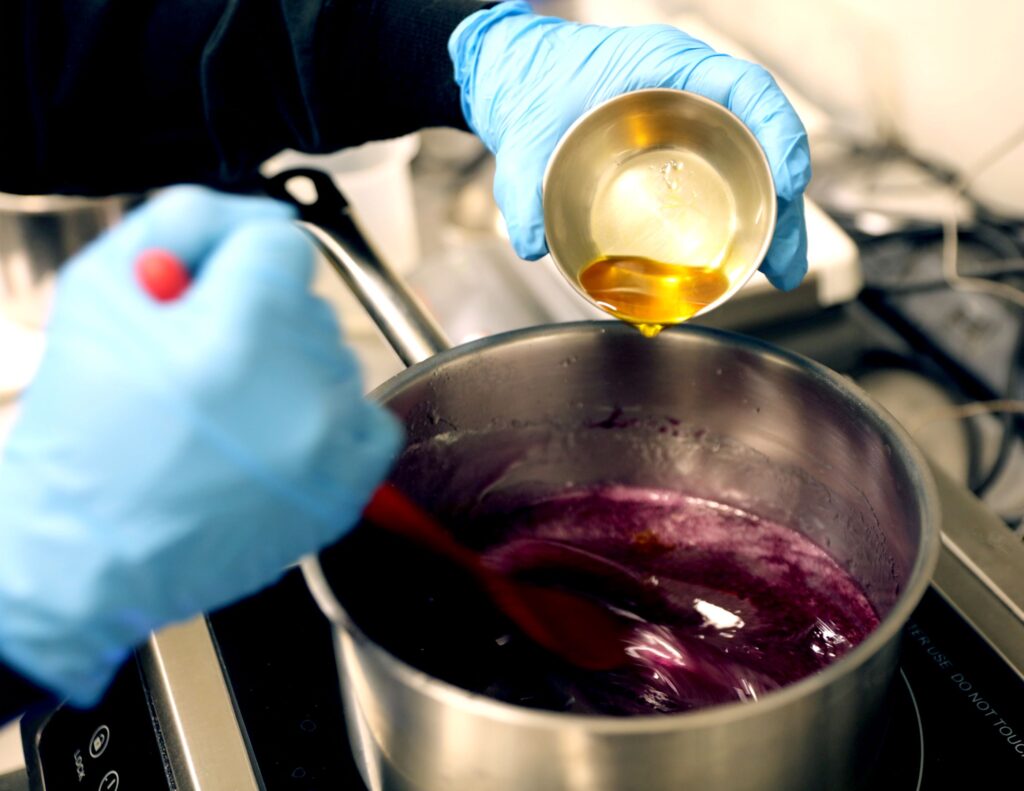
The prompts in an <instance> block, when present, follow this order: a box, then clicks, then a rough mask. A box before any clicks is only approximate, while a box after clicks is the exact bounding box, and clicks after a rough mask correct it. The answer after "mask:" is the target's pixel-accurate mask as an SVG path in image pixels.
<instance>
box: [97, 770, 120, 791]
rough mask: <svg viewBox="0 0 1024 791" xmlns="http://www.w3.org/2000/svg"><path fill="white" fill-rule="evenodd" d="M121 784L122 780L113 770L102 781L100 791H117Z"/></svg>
mask: <svg viewBox="0 0 1024 791" xmlns="http://www.w3.org/2000/svg"><path fill="white" fill-rule="evenodd" d="M120 784H121V778H120V777H118V776H117V772H115V771H114V770H113V769H111V770H110V771H109V772H107V773H106V774H105V775H103V779H102V780H100V791H117V787H118V786H119V785H120Z"/></svg>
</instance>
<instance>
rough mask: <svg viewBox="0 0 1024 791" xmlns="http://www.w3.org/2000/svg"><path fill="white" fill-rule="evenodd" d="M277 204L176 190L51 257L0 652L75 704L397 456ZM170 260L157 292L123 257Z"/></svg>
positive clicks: (4, 534)
mask: <svg viewBox="0 0 1024 791" xmlns="http://www.w3.org/2000/svg"><path fill="white" fill-rule="evenodd" d="M291 217H292V212H291V211H290V209H288V208H287V207H286V206H284V205H282V204H278V203H274V202H272V201H268V200H262V199H255V198H240V197H227V196H221V195H217V194H215V193H212V192H209V191H207V190H201V189H198V188H193V187H183V188H177V189H174V190H170V191H168V192H167V193H166V194H165V195H163V196H162V197H160V198H158V199H157V200H155V201H153V202H152V203H150V204H149V205H147V206H145V207H144V208H142V209H141V210H140V211H138V212H137V213H135V214H134V215H133V216H131V217H130V218H128V219H127V220H126V221H125V222H124V223H123V224H122V225H121V226H120V227H118V228H117V229H115V230H114V231H112V232H111V233H109V234H107V235H106V236H105V237H103V238H102V239H100V240H98V241H97V242H96V243H95V244H93V245H92V246H91V247H89V248H88V249H87V250H86V251H84V252H83V253H82V254H80V255H79V256H77V257H76V258H75V259H74V260H72V261H71V262H70V264H69V265H68V266H67V268H66V269H65V270H63V272H62V274H61V276H60V278H59V283H58V289H57V299H56V305H55V309H54V312H53V319H52V322H51V326H50V329H49V335H48V343H47V348H46V353H45V356H44V359H43V362H42V366H41V368H40V370H39V373H38V376H37V377H36V379H35V381H34V382H33V383H32V385H31V386H30V388H29V390H28V392H27V394H26V396H25V399H24V402H23V404H22V407H21V412H20V415H19V416H18V419H17V422H16V424H15V426H14V428H13V430H12V433H11V436H10V439H9V442H8V444H7V446H6V448H5V449H4V451H3V454H4V457H3V461H2V462H0V658H3V659H4V660H5V661H6V662H7V664H9V665H11V666H13V667H15V668H17V669H18V670H20V671H21V672H22V673H23V674H25V675H26V676H27V677H29V678H31V679H32V680H34V681H35V682H36V683H38V684H41V685H43V686H46V687H49V688H50V689H52V690H54V691H55V692H58V693H60V694H62V695H66V696H69V697H70V699H71V700H72V701H73V702H75V703H77V704H88V703H91V702H93V701H95V700H96V699H97V697H98V696H99V695H100V693H101V692H102V691H103V689H104V687H105V685H106V684H107V682H108V681H109V679H110V678H111V676H112V674H113V673H114V672H115V670H116V668H117V667H118V665H119V664H120V662H121V661H122V660H123V659H124V657H125V656H126V654H127V653H128V652H129V650H130V649H131V648H132V647H133V646H135V645H136V644H137V643H139V642H140V641H141V640H143V639H144V638H145V637H146V635H147V633H148V631H149V630H151V629H153V628H156V627H158V626H161V625H163V624H166V623H169V622H172V621H176V620H180V619H183V618H186V617H188V616H191V615H193V614H195V613H198V612H200V611H202V610H207V609H210V608H214V607H217V606H219V605H223V604H225V603H227V602H230V601H232V600H234V599H237V598H239V597H241V596H243V595H245V594H248V593H251V592H253V591H255V590H257V589H259V588H260V587H262V586H264V585H266V584H268V583H269V582H271V581H273V580H274V579H275V578H276V577H278V576H279V575H280V574H281V572H282V571H283V570H284V568H285V567H286V566H287V564H289V563H291V562H293V561H295V560H297V559H298V558H299V557H300V556H301V555H303V554H304V553H307V552H311V551H313V550H316V549H317V548H319V547H321V546H323V545H325V544H328V543H330V542H332V541H334V540H335V539H337V538H338V537H339V536H340V535H341V534H342V533H344V532H345V531H346V530H347V529H348V528H349V527H351V526H352V525H353V524H354V522H355V521H356V520H357V519H358V517H359V514H360V512H361V510H362V508H363V506H364V505H365V503H366V501H367V500H368V499H369V497H370V495H371V493H372V491H373V489H374V488H375V487H376V485H377V484H378V483H379V482H380V481H381V479H382V478H383V476H384V475H385V473H386V471H387V469H388V467H389V465H390V463H391V461H392V459H393V457H394V454H395V452H396V450H397V447H398V444H399V440H400V431H399V429H398V427H397V424H396V422H395V421H394V419H393V418H392V417H391V416H390V415H388V414H386V413H385V412H384V411H383V410H382V409H381V408H379V407H377V406H374V405H371V404H370V403H368V402H366V401H365V400H363V398H362V387H361V384H360V375H359V372H358V370H357V363H356V361H355V359H354V357H353V355H352V353H351V352H350V351H349V350H347V349H346V348H344V347H343V346H342V345H340V342H339V335H338V325H337V322H336V321H335V318H334V315H333V314H332V312H331V311H330V309H329V307H328V306H327V305H326V304H325V303H324V302H322V301H320V300H319V299H317V298H315V297H314V296H312V295H311V294H310V292H309V284H310V280H311V277H312V273H313V256H312V251H311V248H310V245H309V243H308V242H307V241H306V239H305V238H304V237H303V235H302V233H301V232H300V231H299V230H298V229H297V228H296V227H295V226H294V224H293V223H292V222H291V221H290V218H291ZM148 248H163V249H166V250H168V251H170V252H172V253H174V254H176V255H177V256H178V257H179V258H180V259H181V260H182V261H184V262H186V263H187V264H188V265H189V266H190V268H191V269H192V270H193V271H194V277H195V280H194V283H193V285H192V287H191V289H190V290H189V291H188V292H187V293H186V294H185V295H183V296H182V298H181V299H180V300H179V301H177V302H173V303H168V304H158V303H156V302H154V301H153V300H152V299H151V298H150V297H149V296H148V295H147V294H146V293H144V292H143V290H142V289H141V287H140V286H139V285H138V284H137V282H136V280H135V277H134V274H133V266H134V260H135V259H136V256H137V255H138V254H139V253H140V252H141V251H142V250H145V249H148Z"/></svg>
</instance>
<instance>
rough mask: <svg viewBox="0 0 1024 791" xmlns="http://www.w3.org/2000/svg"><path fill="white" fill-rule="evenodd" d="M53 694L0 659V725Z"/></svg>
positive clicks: (50, 699) (51, 697)
mask: <svg viewBox="0 0 1024 791" xmlns="http://www.w3.org/2000/svg"><path fill="white" fill-rule="evenodd" d="M46 702H53V696H52V695H51V694H50V693H49V692H47V691H46V690H44V689H42V688H41V687H37V686H36V685H35V684H33V683H32V682H31V681H29V680H28V679H26V678H25V677H23V676H21V675H19V674H18V673H17V672H16V671H14V670H12V669H11V668H9V667H8V666H7V665H5V664H4V663H3V662H2V661H0V726H2V725H3V724H4V723H6V722H9V721H11V720H13V719H14V718H15V717H18V716H19V715H21V714H24V713H25V711H26V710H28V709H30V708H32V707H34V706H37V705H39V704H40V703H46Z"/></svg>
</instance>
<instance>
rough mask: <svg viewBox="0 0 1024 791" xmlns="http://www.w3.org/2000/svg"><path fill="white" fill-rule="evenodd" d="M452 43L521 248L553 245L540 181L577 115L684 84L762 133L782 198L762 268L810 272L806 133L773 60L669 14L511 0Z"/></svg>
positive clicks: (535, 251)
mask: <svg viewBox="0 0 1024 791" xmlns="http://www.w3.org/2000/svg"><path fill="white" fill-rule="evenodd" d="M448 51H449V53H450V54H451V57H452V60H453V62H454V64H455V80H456V82H458V84H459V86H460V87H461V88H462V111H463V114H464V115H465V117H466V121H467V123H468V124H469V126H470V128H471V129H472V130H473V131H474V132H476V133H477V134H478V135H479V136H480V137H481V138H482V139H483V141H484V143H486V144H487V147H488V148H490V149H491V151H493V152H494V153H495V154H497V159H498V169H497V174H496V176H495V179H494V194H495V197H496V198H497V201H498V206H499V207H500V208H501V211H502V214H504V216H505V222H506V224H507V225H508V230H509V235H510V236H511V238H512V245H513V246H514V247H515V250H516V252H517V253H518V254H519V255H520V256H521V257H523V258H528V259H536V258H539V257H540V256H542V255H544V254H545V253H546V252H547V245H546V242H545V240H544V216H543V211H542V208H541V182H542V180H543V177H544V169H545V167H546V166H547V162H548V159H549V157H550V156H551V152H552V151H553V150H554V148H555V145H556V144H557V143H558V140H559V138H561V136H562V134H563V133H564V132H565V131H566V130H567V129H568V128H569V126H571V125H572V123H573V122H574V121H575V120H576V119H577V118H579V116H580V115H582V114H583V113H584V112H586V111H587V110H589V109H590V108H592V107H594V106H596V105H598V104H600V103H601V102H603V101H605V100H607V99H610V98H612V97H614V96H617V95H619V94H621V93H626V92H628V91H633V90H637V89H640V88H677V89H681V90H687V91H692V92H694V93H699V94H701V95H703V96H706V97H707V98H709V99H712V100H714V101H717V102H719V103H721V104H723V105H725V106H726V107H728V108H729V109H730V110H732V111H733V112H734V113H735V114H736V115H737V116H739V117H740V119H742V120H743V122H744V123H746V124H747V126H749V127H750V129H751V130H752V131H753V132H754V134H755V135H756V136H757V139H758V140H759V141H760V142H761V145H762V147H763V148H764V150H765V153H766V154H767V155H768V161H769V163H770V165H771V169H772V175H773V176H774V177H775V188H776V191H777V192H778V197H779V214H778V223H777V225H776V229H775V238H774V240H773V242H772V245H771V249H770V250H769V251H768V256H767V257H766V258H765V261H764V263H763V265H762V266H761V269H762V271H763V272H764V273H765V274H766V275H767V276H768V279H769V280H770V281H771V282H772V283H773V284H774V285H775V286H777V287H778V288H781V289H790V288H793V287H795V286H796V285H797V284H799V282H800V280H801V279H802V278H803V276H804V274H805V273H806V271H807V231H806V228H805V226H804V214H803V198H802V193H803V191H804V188H805V187H806V186H807V182H808V181H809V180H810V177H811V164H810V152H809V150H808V147H807V135H806V133H805V132H804V128H803V125H802V124H801V123H800V119H799V118H798V117H797V115H796V113H795V112H794V111H793V108H792V107H791V106H790V104H789V102H788V101H787V100H786V97H785V96H783V94H782V92H781V91H780V90H779V87H778V86H777V85H776V84H775V81H774V80H773V79H772V77H771V75H770V74H768V72H767V71H765V70H764V69H763V68H762V67H760V66H757V65H754V64H752V63H747V62H746V61H742V60H738V59H736V58H733V57H730V56H728V55H724V54H720V53H717V52H715V51H714V50H712V49H711V48H710V47H708V46H707V45H706V44H704V43H702V42H700V41H698V40H696V39H695V38H692V37H690V36H688V35H686V34H685V33H683V32H682V31H680V30H677V29H676V28H674V27H669V26H667V25H648V26H643V27H630V28H610V27H600V26H597V25H580V24H576V23H573V22H566V21H564V20H561V19H555V18H553V17H542V16H537V15H535V14H533V13H531V11H530V6H529V5H528V4H527V3H525V2H506V3H500V4H499V5H497V6H494V7H492V8H490V9H487V10H484V11H478V12H477V13H475V14H473V15H471V16H469V17H467V18H466V19H465V20H463V22H462V24H460V25H459V27H458V28H456V30H455V32H454V33H453V34H452V36H451V39H450V40H449V43H448Z"/></svg>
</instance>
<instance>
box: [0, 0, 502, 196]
mask: <svg viewBox="0 0 1024 791" xmlns="http://www.w3.org/2000/svg"><path fill="white" fill-rule="evenodd" d="M486 5H489V4H488V3H483V2H478V0H2V2H0V107H2V108H3V114H2V115H3V120H2V121H0V191H7V192H18V193H50V192H64V193H82V194H106V193H114V192H138V191H142V190H144V189H146V188H150V187H154V186H160V185H163V184H168V183H172V182H182V181H190V182H199V183H205V184H209V185H212V186H219V187H225V188H232V187H236V188H241V187H242V186H244V184H245V182H246V181H247V180H248V179H249V178H251V177H252V175H253V173H254V172H255V170H256V168H257V167H258V165H259V164H260V163H261V162H262V161H264V160H265V159H266V158H268V157H269V156H271V155H273V154H275V153H277V152H278V151H280V150H281V149H283V148H295V149H298V150H301V151H307V152H326V151H334V150H337V149H339V148H343V147H345V146H349V145H353V144H357V143H361V142H365V141H367V140H374V139H381V138H386V137H394V136H397V135H400V134H404V133H406V132H410V131H413V130H416V129H420V128H423V127H427V126H456V127H462V128H464V125H465V121H464V119H463V117H462V113H461V111H460V107H459V94H458V87H457V86H456V84H455V82H454V80H453V76H452V74H453V67H452V64H451V61H450V59H449V57H448V51H447V43H448V38H449V36H450V35H451V33H452V31H453V30H454V29H455V27H456V26H457V25H458V24H459V22H460V21H462V19H464V18H465V17H466V16H468V15H469V14H471V13H473V12H474V11H477V10H479V9H480V8H483V7H485V6H486Z"/></svg>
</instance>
